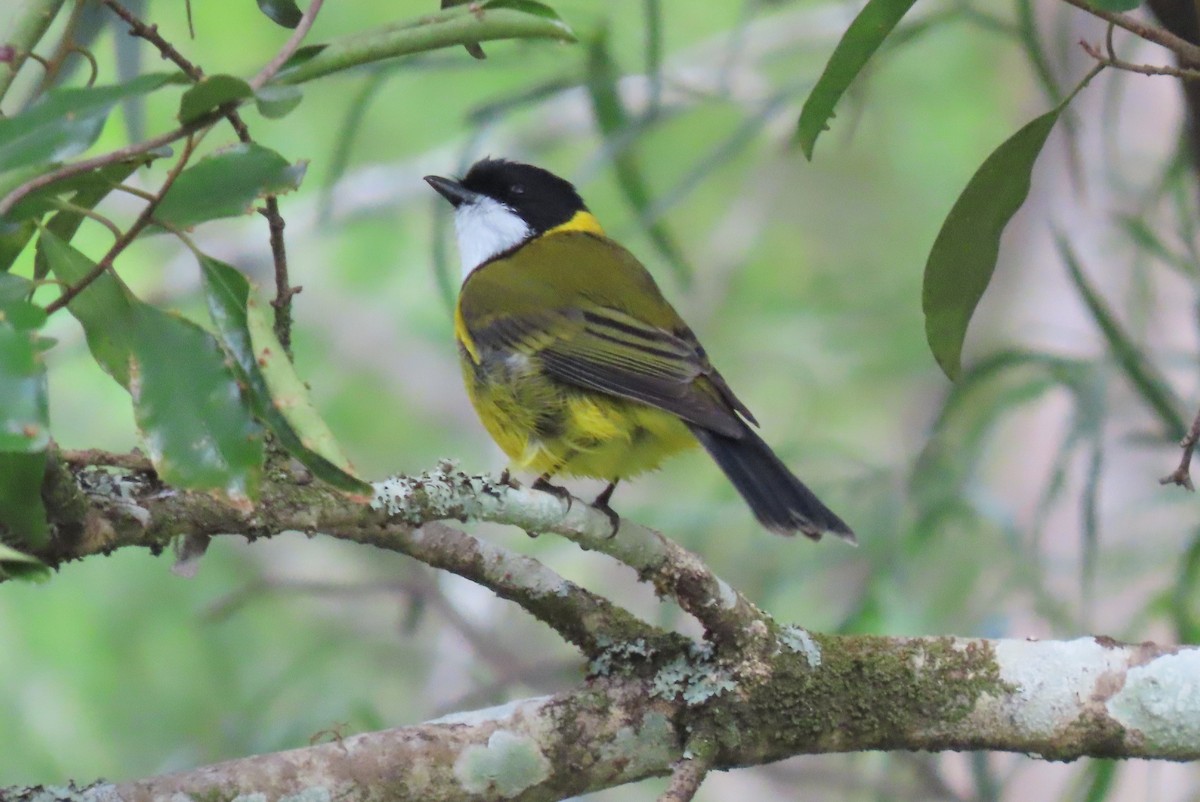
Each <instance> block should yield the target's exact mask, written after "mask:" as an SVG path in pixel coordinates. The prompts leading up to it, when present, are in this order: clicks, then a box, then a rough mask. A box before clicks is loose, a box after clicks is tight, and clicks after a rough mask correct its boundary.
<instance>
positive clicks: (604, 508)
mask: <svg viewBox="0 0 1200 802" xmlns="http://www.w3.org/2000/svg"><path fill="white" fill-rule="evenodd" d="M616 489H617V483H616V482H609V483H608V487H606V488H604V490H602V491H600V495H598V496H596V499H595V501H593V502H592V509H594V510H598V511H600V512H602V513H604V514H605V515H607V516H608V522H609V523H610V524H612V531H611V532H609V533H608V536H609V537H610V538H614V537H616V536H617V530H618V529H620V528H621V516H620V515H618V514H617V511H616V510H614V509H613V508H612V507H610V506H609V505H608V502H609V499H611V498H612V494H613V491H614V490H616Z"/></svg>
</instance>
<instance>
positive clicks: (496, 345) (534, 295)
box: [463, 234, 754, 438]
mask: <svg viewBox="0 0 1200 802" xmlns="http://www.w3.org/2000/svg"><path fill="white" fill-rule="evenodd" d="M589 236H590V235H589ZM602 243H603V247H602V248H601V249H600V251H599V253H600V255H601V256H604V257H607V258H608V259H610V260H620V261H622V262H625V267H626V268H627V269H626V270H624V271H615V274H614V271H613V266H614V265H613V263H612V262H608V263H605V264H600V265H595V266H592V265H587V264H581V262H583V261H584V260H586V259H589V258H595V255H596V253H597V251H596V245H597V244H598V243H597V242H596V241H595V240H594V239H592V240H591V241H590V242H588V240H585V239H577V238H576V236H575V235H567V234H559V235H554V236H552V237H546V238H545V239H544V240H541V241H536V242H534V243H530V244H529V245H527V246H525V247H523V248H521V249H519V250H518V251H516V252H515V253H514V254H512V255H511V256H509V257H506V258H505V259H502V260H499V261H497V262H496V263H494V264H491V265H485V266H484V267H483V268H481V269H480V271H479V273H478V274H477V275H476V276H473V277H472V278H471V279H469V280H468V282H467V284H466V285H465V286H464V293H468V295H466V297H464V298H463V303H464V304H469V305H470V306H471V307H472V309H471V311H473V312H474V314H471V315H468V319H469V320H472V321H473V322H474V325H471V326H470V333H471V336H472V338H473V339H474V341H475V343H476V345H477V346H478V347H479V348H480V349H481V351H486V350H490V349H496V350H499V351H502V352H503V351H514V352H517V353H522V354H524V355H526V356H528V357H531V358H535V359H536V360H538V362H540V364H541V366H542V368H543V369H544V370H545V371H546V372H547V373H548V374H549V375H551V376H553V377H554V378H556V379H558V380H559V381H562V382H566V383H568V384H573V385H575V386H578V387H582V388H586V389H589V390H595V391H597V392H601V393H608V394H611V395H615V396H620V397H622V398H628V399H632V400H635V401H640V402H642V403H645V404H649V405H650V406H653V407H657V408H659V409H662V410H665V411H667V412H671V413H673V414H675V415H678V416H679V417H680V418H682V419H683V420H685V421H687V422H688V423H691V424H694V425H697V426H702V427H704V428H706V429H711V430H712V431H715V432H718V433H720V434H723V435H725V436H727V437H735V438H737V437H741V436H742V431H743V428H744V424H742V422H741V420H740V419H739V418H738V413H739V412H740V413H741V414H742V415H743V416H745V417H746V419H747V420H749V421H751V422H754V417H753V416H752V415H751V414H750V411H749V410H748V409H746V407H745V405H744V404H742V403H741V401H739V400H738V398H737V397H736V396H735V395H734V394H733V392H732V390H730V389H729V386H728V385H727V384H726V383H725V380H724V379H723V378H722V377H721V375H720V374H719V373H717V371H716V369H715V368H713V367H712V365H711V364H709V361H708V357H707V356H706V355H705V353H704V349H703V348H701V347H700V344H699V343H698V342H697V341H696V338H695V336H694V335H693V334H692V332H691V330H690V329H688V328H687V326H686V325H685V324H684V323H683V321H682V320H681V319H680V318H679V316H678V314H677V313H676V312H675V310H674V309H672V308H671V307H670V305H669V304H667V302H666V301H665V300H663V299H662V296H661V294H659V292H658V288H657V287H656V286H654V284H653V280H652V279H650V277H649V274H647V273H646V272H645V268H643V267H642V266H641V265H640V264H638V263H637V262H636V260H634V259H633V257H632V256H630V255H629V254H628V252H627V251H625V250H624V249H623V248H620V246H617V245H616V244H615V243H612V242H611V241H610V240H602ZM581 246H582V250H579V248H580V247H581ZM589 246H590V247H589ZM538 250H541V251H542V257H543V258H552V261H554V262H556V263H558V264H561V265H562V268H561V269H560V270H561V272H559V271H556V272H555V273H554V274H551V275H550V276H547V275H545V274H543V275H541V276H540V277H539V279H540V281H539V282H538V284H536V285H533V284H531V283H528V282H526V280H525V279H526V277H527V276H528V275H529V274H528V273H525V272H523V271H520V270H519V269H517V268H519V262H520V261H521V260H522V259H523V258H525V257H527V256H529V255H531V254H530V252H532V251H538ZM629 262H632V264H629ZM572 263H575V264H572ZM606 273H607V275H605V274H606ZM568 277H569V278H568ZM593 278H594V279H598V280H600V283H599V284H592V279H593ZM605 278H607V281H604V279H605ZM559 281H561V282H562V285H561V286H557V287H553V289H554V291H553V292H548V291H547V290H550V289H551V288H552V285H555V284H556V283H557V282H559ZM622 281H624V282H625V283H628V284H630V285H631V286H627V287H624V288H622V287H621V283H622ZM568 282H569V283H568ZM543 293H545V295H543ZM539 297H541V300H540V301H539V300H538V299H539ZM627 298H633V299H635V300H642V301H644V302H648V303H654V304H656V305H657V304H661V306H657V307H656V311H657V312H658V315H659V316H660V317H663V318H664V319H669V320H670V321H672V323H673V326H672V330H668V329H666V328H662V327H659V326H655V325H652V324H650V323H646V322H644V321H643V320H642V319H641V317H640V316H638V315H636V314H634V313H632V312H631V311H626V310H625V309H621V308H618V306H620V305H622V304H621V301H622V300H624V299H627ZM551 299H553V300H551ZM552 304H553V305H552ZM548 307H549V308H548Z"/></svg>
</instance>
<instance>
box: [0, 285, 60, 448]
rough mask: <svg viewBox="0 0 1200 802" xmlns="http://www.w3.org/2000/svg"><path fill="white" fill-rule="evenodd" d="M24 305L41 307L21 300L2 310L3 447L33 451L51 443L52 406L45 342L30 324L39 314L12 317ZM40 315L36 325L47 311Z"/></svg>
mask: <svg viewBox="0 0 1200 802" xmlns="http://www.w3.org/2000/svg"><path fill="white" fill-rule="evenodd" d="M22 307H24V308H25V309H28V310H31V312H32V311H33V310H37V309H38V308H37V307H35V306H33V304H30V303H27V302H24V301H20V302H16V303H14V304H12V305H11V306H9V307H8V308H6V309H4V310H2V311H0V451H8V452H17V453H21V454H30V453H33V452H37V451H44V450H45V448H46V446H47V445H49V443H50V411H49V410H50V407H49V393H48V391H47V389H46V365H45V363H44V361H43V360H42V351H43V350H44V343H43V342H41V341H40V340H39V338H38V336H37V332H36V328H37V326H31V325H29V324H30V323H34V322H35V321H36V317H35V316H31V315H22V317H24V318H25V319H24V320H23V321H20V322H18V321H15V320H13V319H11V318H10V315H12V313H13V312H14V310H16V309H20V308H22ZM40 317H41V320H40V321H36V322H37V325H40V324H41V322H45V319H46V316H45V312H42V313H41V315H40ZM21 324H24V325H21Z"/></svg>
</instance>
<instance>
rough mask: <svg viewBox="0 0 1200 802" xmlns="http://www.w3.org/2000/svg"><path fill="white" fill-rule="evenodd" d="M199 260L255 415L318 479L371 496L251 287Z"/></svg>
mask: <svg viewBox="0 0 1200 802" xmlns="http://www.w3.org/2000/svg"><path fill="white" fill-rule="evenodd" d="M199 259H200V267H201V268H202V270H203V272H204V286H205V291H206V294H207V296H208V308H209V311H210V312H211V313H212V318H213V323H215V324H216V327H217V333H218V337H219V338H220V340H221V344H222V346H224V348H225V352H226V353H227V354H229V356H230V357H231V358H232V359H233V360H234V363H235V364H236V365H237V366H238V368H239V369H240V371H241V376H242V379H243V381H244V382H245V383H246V388H247V395H248V396H249V397H250V399H251V405H252V408H253V410H254V413H255V415H257V416H258V417H259V419H260V420H262V421H263V422H264V423H266V424H267V426H269V427H270V428H271V430H272V431H273V432H275V434H276V436H277V437H278V438H279V441H280V442H281V443H282V444H283V445H284V447H285V448H287V450H288V452H289V453H291V454H292V455H293V456H295V457H296V458H297V459H298V460H300V461H301V462H302V463H304V465H306V466H307V467H308V468H309V469H310V470H311V471H312V472H313V474H314V475H316V476H317V477H318V478H320V479H323V480H324V481H326V482H328V483H330V484H332V485H333V486H335V487H338V488H340V489H342V490H346V491H349V492H358V493H367V492H369V491H370V486H369V485H368V484H366V483H365V482H363V481H362V480H361V479H358V478H356V477H355V476H354V468H353V466H352V465H350V461H349V460H347V459H346V456H345V454H343V453H342V450H341V447H340V446H339V445H338V444H337V441H336V440H335V439H334V436H333V433H332V432H331V431H330V430H329V427H328V426H327V425H326V423H325V421H324V420H323V419H322V418H321V416H320V414H319V413H318V412H317V411H316V409H315V408H313V406H312V402H311V401H310V400H309V398H308V390H307V389H306V388H305V386H304V382H302V381H301V380H300V377H299V376H297V375H296V371H295V369H294V368H293V366H292V363H291V361H290V360H289V359H288V358H287V354H286V352H285V351H284V350H283V346H281V345H280V344H279V340H278V339H276V337H275V332H274V331H273V330H272V328H271V323H270V321H269V320H268V316H267V314H266V313H265V310H264V309H263V308H262V307H261V306H259V304H258V302H257V299H255V297H254V295H253V293H252V291H251V287H250V282H249V281H247V279H246V277H245V276H244V275H243V274H242V273H241V271H239V270H237V268H234V267H232V266H230V265H227V264H225V263H224V262H220V261H218V260H216V259H213V258H211V257H208V256H200V257H199Z"/></svg>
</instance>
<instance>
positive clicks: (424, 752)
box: [0, 452, 1200, 800]
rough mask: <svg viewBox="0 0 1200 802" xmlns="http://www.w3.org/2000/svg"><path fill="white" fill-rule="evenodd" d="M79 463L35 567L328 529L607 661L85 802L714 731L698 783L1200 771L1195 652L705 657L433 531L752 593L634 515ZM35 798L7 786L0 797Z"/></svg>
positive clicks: (562, 775)
mask: <svg viewBox="0 0 1200 802" xmlns="http://www.w3.org/2000/svg"><path fill="white" fill-rule="evenodd" d="M69 456H70V459H68V460H57V459H56V460H55V461H54V463H53V465H54V468H53V470H51V471H50V472H49V474H48V480H47V486H46V491H45V494H44V495H45V497H46V502H47V506H48V508H49V509H50V510H51V518H52V520H53V522H54V530H55V534H54V536H53V538H52V539H51V541H50V543H49V544H48V545H47V546H46V547H45V548H44V549H43V550H42V551H41V552H40V554H39V556H40V557H41V558H43V559H44V560H46V561H48V562H49V563H51V564H53V565H62V564H63V563H66V562H69V561H71V560H74V559H82V558H85V557H87V556H88V555H92V554H97V553H107V552H109V551H112V550H113V549H117V548H123V547H127V546H144V547H147V548H150V549H152V550H156V551H158V550H161V549H163V547H164V546H165V545H166V544H167V543H168V542H169V540H170V539H171V538H172V537H175V536H178V535H185V536H192V537H209V536H214V535H219V534H241V535H244V536H246V537H249V538H251V539H254V538H257V537H267V536H271V535H274V534H276V533H279V532H283V531H288V530H300V531H305V532H310V533H316V532H324V533H327V534H329V535H331V536H334V537H339V538H343V539H348V540H352V541H355V542H359V543H364V544H370V545H374V546H377V547H380V548H386V549H390V550H395V551H400V552H403V553H406V554H410V555H412V556H414V557H416V558H417V559H420V560H423V561H425V562H427V563H429V564H431V565H435V566H438V567H443V568H447V569H448V570H452V571H455V572H456V573H459V574H461V575H463V576H466V577H468V578H470V579H472V580H474V581H476V582H479V583H480V584H483V585H485V586H486V587H489V588H492V589H493V590H495V591H496V592H497V593H498V594H499V595H501V596H504V597H505V598H509V599H511V600H513V601H515V602H516V603H518V604H520V605H521V606H523V607H525V608H526V609H527V610H529V611H530V612H531V613H532V614H534V615H535V616H537V617H538V618H539V619H541V620H543V621H546V622H547V623H548V624H550V625H551V626H552V627H554V628H555V629H556V630H557V631H559V632H560V633H562V634H563V636H564V637H565V638H566V639H568V640H570V641H571V642H572V643H575V644H576V645H578V646H580V648H581V649H582V650H583V651H584V653H585V654H587V656H588V657H590V658H591V663H590V670H591V677H590V679H589V681H588V682H586V683H584V684H581V685H580V686H579V687H577V688H575V689H573V690H571V691H568V692H565V693H561V694H558V695H556V696H552V697H544V698H537V699H528V700H524V701H521V702H516V703H513V704H510V705H506V706H504V707H501V708H495V709H491V710H484V711H479V712H476V713H470V714H460V715H456V716H453V717H450V718H448V719H441V720H437V721H432V722H427V723H425V724H421V725H417V726H413V727H406V728H401V729H396V730H389V731H384V732H377V733H369V734H363V735H357V736H354V737H351V738H344V739H339V740H338V741H337V742H335V743H330V744H322V745H320V746H314V747H309V748H306V749H298V750H294V751H291V752H284V753H279V754H273V755H262V756H256V757H247V758H244V759H240V760H235V761H231V762H228V763H223V764H219V765H215V766H209V767H204V768H201V769H196V770H193V771H188V772H183V773H180V774H175V775H169V776H165V777H158V778H152V779H148V780H142V781H135V782H130V783H126V784H122V785H115V786H114V785H111V784H104V785H96V786H92V787H89V788H88V789H85V790H84V792H83V794H84V795H83V796H82V797H78V796H77V797H74V798H76V799H80V798H83V799H90V798H95V799H97V800H99V799H100V798H101V797H103V798H104V799H107V800H148V799H165V798H169V797H171V795H172V794H173V793H175V792H183V793H186V794H189V795H191V796H192V798H200V797H203V798H206V799H223V798H227V797H228V798H232V797H233V796H236V795H238V794H246V793H261V794H263V795H264V799H267V800H275V799H279V798H282V797H284V796H290V795H294V794H298V793H304V792H312V793H318V792H319V793H321V794H322V795H324V794H328V795H329V796H330V797H336V798H345V799H350V800H354V799H364V800H366V799H376V798H381V797H387V798H396V799H425V800H437V799H450V798H453V799H479V800H489V799H499V798H506V799H510V798H512V799H527V800H535V799H559V798H563V797H565V796H570V795H573V794H578V793H583V792H586V791H591V790H597V789H600V788H605V787H610V786H613V785H618V784H621V783H627V782H632V781H635V780H638V779H641V778H643V777H649V776H655V775H662V774H668V773H671V772H672V770H673V769H674V770H675V773H676V775H677V776H678V775H679V773H680V770H681V767H685V766H686V765H687V764H686V762H682V763H681V758H684V757H685V755H687V754H688V751H689V748H688V747H687V744H688V743H694V739H695V737H696V734H697V733H702V734H703V745H704V749H703V754H702V755H700V757H701V758H702V759H703V761H704V766H702V767H701V768H703V767H707V766H711V767H712V768H714V769H727V768H732V767H737V766H747V765H756V764H762V763H767V762H771V761H775V760H779V759H782V758H785V757H788V756H791V755H796V754H813V753H823V752H851V751H861V750H872V749H888V750H892V749H894V750H935V751H937V750H963V749H988V750H1002V751H1015V752H1025V753H1033V754H1037V755H1041V756H1043V757H1047V758H1050V759H1056V760H1070V759H1074V758H1078V757H1083V756H1098V757H1150V758H1161V759H1169V760H1194V759H1197V758H1200V724H1198V722H1200V694H1196V693H1194V692H1189V691H1188V690H1187V689H1189V688H1194V685H1195V677H1196V676H1200V649H1196V648H1181V647H1169V646H1156V645H1153V644H1141V645H1125V644H1120V643H1117V642H1115V641H1112V640H1110V639H1105V638H1082V639H1078V640H1074V641H1069V642H1057V641H1046V642H1038V641H1025V640H973V639H961V638H885V637H870V636H832V635H821V634H813V633H809V632H807V631H805V630H803V629H800V628H798V627H792V626H780V625H779V624H777V623H775V622H774V621H773V620H771V619H770V617H769V616H767V615H765V614H763V613H761V611H757V610H756V609H754V608H748V609H747V610H744V611H743V612H744V613H745V614H746V615H747V617H746V618H744V619H739V620H740V623H739V624H738V625H736V626H733V628H732V630H731V632H732V633H733V634H735V635H738V634H741V635H743V636H742V637H740V638H737V639H734V640H725V641H723V640H721V638H720V637H718V634H717V633H715V632H713V631H711V630H710V631H709V632H708V635H709V637H710V641H711V642H709V643H704V644H697V643H692V642H689V641H687V640H685V639H683V638H682V637H681V636H678V635H675V634H672V633H663V632H661V631H659V630H656V629H654V628H652V627H650V626H649V625H647V624H645V623H643V622H641V621H639V620H637V619H636V618H634V617H633V616H632V615H630V614H629V613H627V612H626V611H624V610H622V609H621V608H619V607H618V606H616V605H614V604H613V603H611V602H609V601H607V600H604V599H602V598H600V597H599V596H596V595H594V594H592V593H590V592H588V591H586V590H584V589H582V588H579V587H577V586H574V585H572V584H571V583H569V582H566V581H565V580H562V579H561V578H560V577H558V576H557V575H556V574H553V573H552V572H550V571H549V569H547V568H546V567H545V566H543V565H541V564H540V563H538V562H537V561H536V560H533V559H531V558H528V557H523V556H519V555H516V554H512V553H510V552H508V551H507V550H504V549H502V548H500V547H498V546H495V545H492V544H487V543H484V542H482V541H479V540H476V539H475V538H472V537H470V536H468V535H466V534H465V533H463V532H461V531H459V530H457V529H455V528H454V527H451V526H448V525H445V524H440V523H437V522H436V519H439V518H444V517H454V518H461V519H464V520H466V519H487V520H491V521H501V522H507V523H512V524H515V525H518V526H522V527H525V528H529V529H535V530H538V531H561V532H564V533H567V534H569V535H571V536H573V537H574V538H575V539H576V540H578V541H579V542H581V544H586V545H588V546H596V547H599V546H603V545H604V544H605V543H607V544H609V545H608V546H607V547H606V548H605V550H607V551H609V553H612V554H618V555H622V559H624V560H625V561H626V562H629V563H630V564H635V565H637V566H641V567H640V568H639V570H642V568H645V570H644V571H643V573H644V575H645V576H644V578H651V579H653V580H654V581H655V582H656V584H657V583H658V582H659V579H660V577H661V576H662V575H667V576H670V575H673V574H678V573H679V572H680V571H681V570H683V569H681V568H680V567H679V566H678V565H675V564H674V561H676V560H682V561H683V564H684V565H685V566H691V567H689V568H687V570H683V573H687V572H688V571H691V570H693V569H694V570H695V571H697V572H698V573H697V574H696V575H695V576H696V577H699V579H698V580H697V584H696V587H700V588H708V590H707V591H704V590H697V589H696V587H692V588H690V589H686V588H685V590H686V591H687V592H686V593H685V594H684V596H683V600H684V601H687V602H688V603H691V604H695V605H699V606H703V604H702V602H701V600H702V599H703V598H705V597H704V595H703V594H704V592H708V593H709V595H708V596H707V604H708V606H710V607H715V608H721V609H723V610H724V611H725V613H726V614H728V615H735V614H734V613H730V611H731V610H732V611H737V610H739V605H740V604H741V602H739V601H738V599H739V598H740V597H737V596H736V595H730V594H731V593H732V591H727V590H725V589H724V588H723V583H720V580H717V579H716V578H715V577H712V575H711V573H709V572H707V569H706V568H704V566H703V564H702V563H701V562H700V561H699V559H698V558H695V557H694V555H687V553H686V552H682V554H683V555H684V556H680V554H679V553H676V552H675V551H673V550H671V549H669V548H667V547H665V546H663V545H662V544H661V543H660V542H659V541H660V540H665V539H664V538H662V537H661V536H660V535H657V534H655V533H652V532H649V530H644V529H643V528H641V527H638V526H636V525H635V524H632V523H628V522H625V523H623V524H622V527H621V529H620V532H619V533H618V535H617V536H616V537H613V538H609V537H608V536H607V535H608V528H609V524H608V519H607V517H606V516H604V515H603V514H601V513H597V512H595V511H594V510H591V509H590V508H588V507H586V506H585V505H583V504H581V503H576V504H572V505H570V507H569V508H567V505H566V504H564V503H563V502H562V501H560V500H559V499H558V498H556V497H555V496H552V495H550V494H546V493H541V492H538V491H532V490H528V489H525V488H520V487H512V486H511V485H510V484H508V483H500V482H493V481H492V480H490V479H487V478H486V477H478V476H466V475H465V474H461V473H458V472H455V471H454V470H453V469H452V468H451V467H449V466H442V467H440V468H439V469H438V470H437V471H434V472H431V473H429V474H425V475H423V476H421V477H416V478H412V479H406V480H390V481H389V482H388V483H386V484H381V485H380V486H379V490H380V492H379V494H378V497H377V499H376V506H379V507H383V506H384V505H385V504H386V505H390V506H391V507H392V509H391V510H390V511H388V510H384V509H372V508H371V506H369V505H368V504H366V503H365V500H363V499H354V498H349V497H347V496H345V495H344V494H341V493H339V492H337V491H334V490H331V489H329V488H326V487H324V486H322V485H320V484H316V483H312V482H311V481H310V479H309V477H307V476H305V477H293V476H292V475H291V474H290V473H289V472H288V470H287V469H286V468H280V467H277V468H275V469H274V470H272V471H271V472H270V473H271V476H270V478H269V480H268V481H267V482H265V484H264V489H263V496H262V498H261V499H260V501H259V503H258V504H257V506H256V508H255V509H254V510H252V511H247V510H245V509H239V508H237V507H235V506H233V505H231V504H226V503H223V502H222V501H220V500H218V499H215V498H213V497H212V496H209V495H204V494H193V493H187V492H182V491H176V490H174V489H172V488H165V487H163V486H162V485H161V484H160V483H159V482H158V480H157V478H156V477H155V476H154V475H153V473H152V472H150V471H149V470H148V469H147V467H146V466H145V465H144V464H143V463H142V462H140V461H139V460H136V459H131V458H127V457H122V456H119V455H110V454H104V453H102V452H83V453H80V454H72V455H69ZM101 465H103V466H110V467H106V468H100V467H97V466H101ZM111 466H117V467H116V468H115V469H114V468H113V467H111ZM593 518H595V519H596V520H593ZM675 548H676V549H677V548H678V547H675ZM680 551H682V550H680ZM664 553H665V554H666V556H663V555H664ZM693 561H694V563H695V565H694V566H692V565H691V563H692V562H693ZM666 587H667V588H668V589H669V590H670V589H673V588H674V587H675V586H673V585H670V583H667V585H666ZM688 594H692V595H688ZM746 604H748V602H746ZM735 617H736V615H735ZM702 620H703V619H702ZM714 620H715V621H717V622H718V624H720V625H722V626H724V625H727V624H729V621H728V620H726V619H724V618H722V617H721V616H717V617H716V618H715V619H714ZM705 623H706V624H707V623H708V622H707V621H705ZM746 632H750V633H753V636H752V637H747V636H744V635H745V633H746ZM691 751H693V752H694V750H691ZM385 758H386V759H385ZM381 767H382V768H381ZM364 778H367V779H366V780H365V781H364ZM683 779H687V778H686V777H685V778H683ZM689 783H690V781H689ZM680 784H681V785H682V781H681V783H680ZM23 792H24V791H23V789H9V790H8V791H0V799H10V798H19V797H20V795H21V794H22V793H23ZM54 793H56V792H52V797H53V795H54ZM42 798H50V797H42ZM323 798H325V797H324V796H323Z"/></svg>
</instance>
